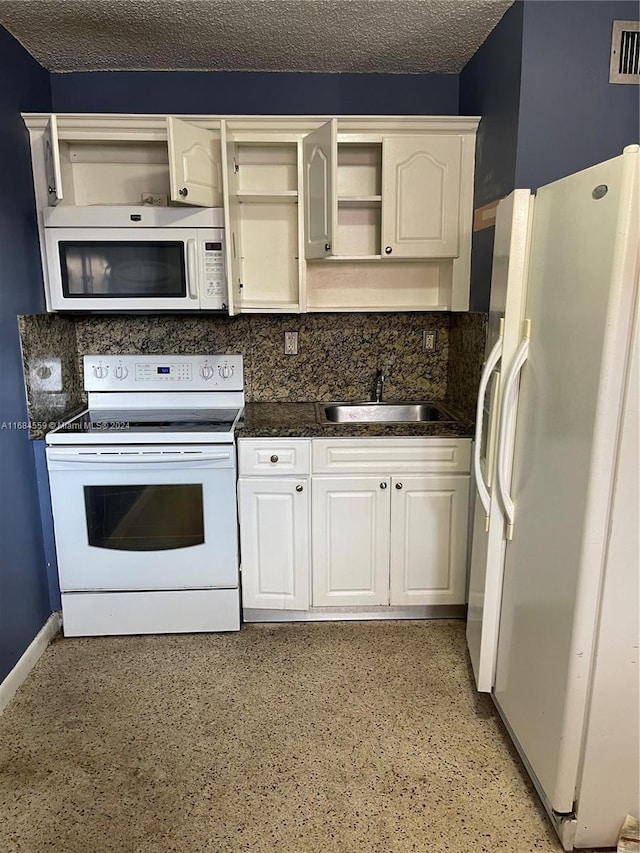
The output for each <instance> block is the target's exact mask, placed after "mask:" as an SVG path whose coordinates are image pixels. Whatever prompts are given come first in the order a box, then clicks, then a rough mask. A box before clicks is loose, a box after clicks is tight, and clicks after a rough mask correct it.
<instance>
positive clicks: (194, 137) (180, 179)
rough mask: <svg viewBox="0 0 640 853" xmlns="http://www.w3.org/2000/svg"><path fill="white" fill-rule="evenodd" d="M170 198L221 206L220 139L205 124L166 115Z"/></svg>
mask: <svg viewBox="0 0 640 853" xmlns="http://www.w3.org/2000/svg"><path fill="white" fill-rule="evenodd" d="M167 139H168V142H169V178H170V184H171V201H177V202H180V203H182V204H190V205H195V206H196V207H222V156H221V150H220V140H219V139H218V138H217V136H216V134H215V133H214V132H213V131H211V130H207V129H206V128H204V127H197V125H195V124H189V122H187V121H181V120H180V119H177V118H173V117H171V116H168V117H167Z"/></svg>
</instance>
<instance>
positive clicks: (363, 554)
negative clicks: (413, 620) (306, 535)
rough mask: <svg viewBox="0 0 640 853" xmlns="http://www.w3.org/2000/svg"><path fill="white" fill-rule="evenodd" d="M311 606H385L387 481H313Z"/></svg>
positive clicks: (321, 479)
mask: <svg viewBox="0 0 640 853" xmlns="http://www.w3.org/2000/svg"><path fill="white" fill-rule="evenodd" d="M312 491H313V493H312V499H311V506H312V510H311V512H312V531H313V532H312V543H313V545H312V554H313V593H312V604H313V606H314V607H331V606H349V605H361V604H372V605H373V604H388V603H389V505H390V499H389V478H388V477H386V478H385V477H382V478H380V477H336V478H335V479H334V478H329V477H327V478H325V477H314V478H313V486H312Z"/></svg>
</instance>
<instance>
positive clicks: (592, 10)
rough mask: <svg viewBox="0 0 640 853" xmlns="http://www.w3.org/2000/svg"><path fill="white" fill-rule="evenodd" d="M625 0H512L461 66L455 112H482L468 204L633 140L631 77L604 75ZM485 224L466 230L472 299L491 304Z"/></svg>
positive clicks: (549, 177)
mask: <svg viewBox="0 0 640 853" xmlns="http://www.w3.org/2000/svg"><path fill="white" fill-rule="evenodd" d="M639 11H640V5H639V4H638V3H637V2H631V0H517V2H516V3H515V4H514V5H513V6H512V7H511V8H510V9H509V10H508V11H507V13H506V15H505V16H504V17H503V19H502V21H501V22H500V23H499V24H498V26H497V27H496V29H495V30H494V31H493V32H492V33H491V34H490V35H489V37H488V38H487V40H486V41H485V43H484V44H483V45H482V47H481V48H480V50H479V51H478V52H477V53H476V55H475V56H474V57H473V58H472V59H471V61H470V62H469V63H468V64H467V66H466V67H465V68H464V70H463V72H462V74H461V75H460V114H461V115H464V114H472V113H475V114H478V115H482V116H483V119H482V122H481V124H480V130H479V134H478V145H477V150H476V182H475V200H474V207H480V206H481V205H483V204H486V203H488V202H490V201H493V200H495V199H498V198H501V197H502V196H504V195H507V194H508V193H509V192H511V190H512V189H514V187H524V188H531V189H534V190H535V189H537V188H538V187H540V186H543V185H544V184H547V183H549V182H551V181H554V180H557V179H558V178H561V177H564V176H566V175H570V174H571V173H572V172H577V171H579V170H580V169H585V168H587V167H588V166H592V165H594V164H595V163H599V162H600V161H602V160H606V159H608V158H610V157H615V156H617V155H618V154H620V153H621V152H622V149H623V148H624V146H625V145H629V144H631V143H634V142H638V141H639V135H640V115H639V105H640V98H639V93H638V87H637V86H630V85H615V84H610V83H609V53H610V49H611V28H612V23H613V21H614V20H638V17H639ZM492 254H493V229H492V228H487V229H485V230H483V231H478V232H475V233H474V235H473V249H472V259H471V308H472V310H477V311H486V310H487V308H488V306H489V292H490V284H491V263H492Z"/></svg>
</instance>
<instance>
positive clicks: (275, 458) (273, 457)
mask: <svg viewBox="0 0 640 853" xmlns="http://www.w3.org/2000/svg"><path fill="white" fill-rule="evenodd" d="M271 461H272V462H273V463H275V462H277V461H278V457H277V456H276V454H275V453H274V454H273V456H272V457H271Z"/></svg>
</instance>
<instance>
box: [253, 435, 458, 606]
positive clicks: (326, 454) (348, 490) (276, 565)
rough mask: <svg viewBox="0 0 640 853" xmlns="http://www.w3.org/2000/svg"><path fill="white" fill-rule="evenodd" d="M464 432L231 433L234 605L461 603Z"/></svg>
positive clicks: (406, 604)
mask: <svg viewBox="0 0 640 853" xmlns="http://www.w3.org/2000/svg"><path fill="white" fill-rule="evenodd" d="M470 448H471V442H470V440H469V439H443V438H431V439H429V438H427V439H422V438H411V439H400V438H398V439H393V438H392V439H388V438H380V439H374V438H371V439H347V438H345V439H312V440H307V439H240V441H239V442H238V460H239V461H238V465H239V472H240V479H239V481H238V502H239V511H240V548H241V565H242V602H243V605H244V607H245V608H252V609H254V608H255V609H262V610H308V609H309V608H310V607H313V608H323V607H342V608H345V607H346V608H349V607H362V606H371V607H372V606H380V605H391V606H401V607H404V606H410V605H459V604H464V602H465V588H466V554H467V524H468V502H469V462H470Z"/></svg>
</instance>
